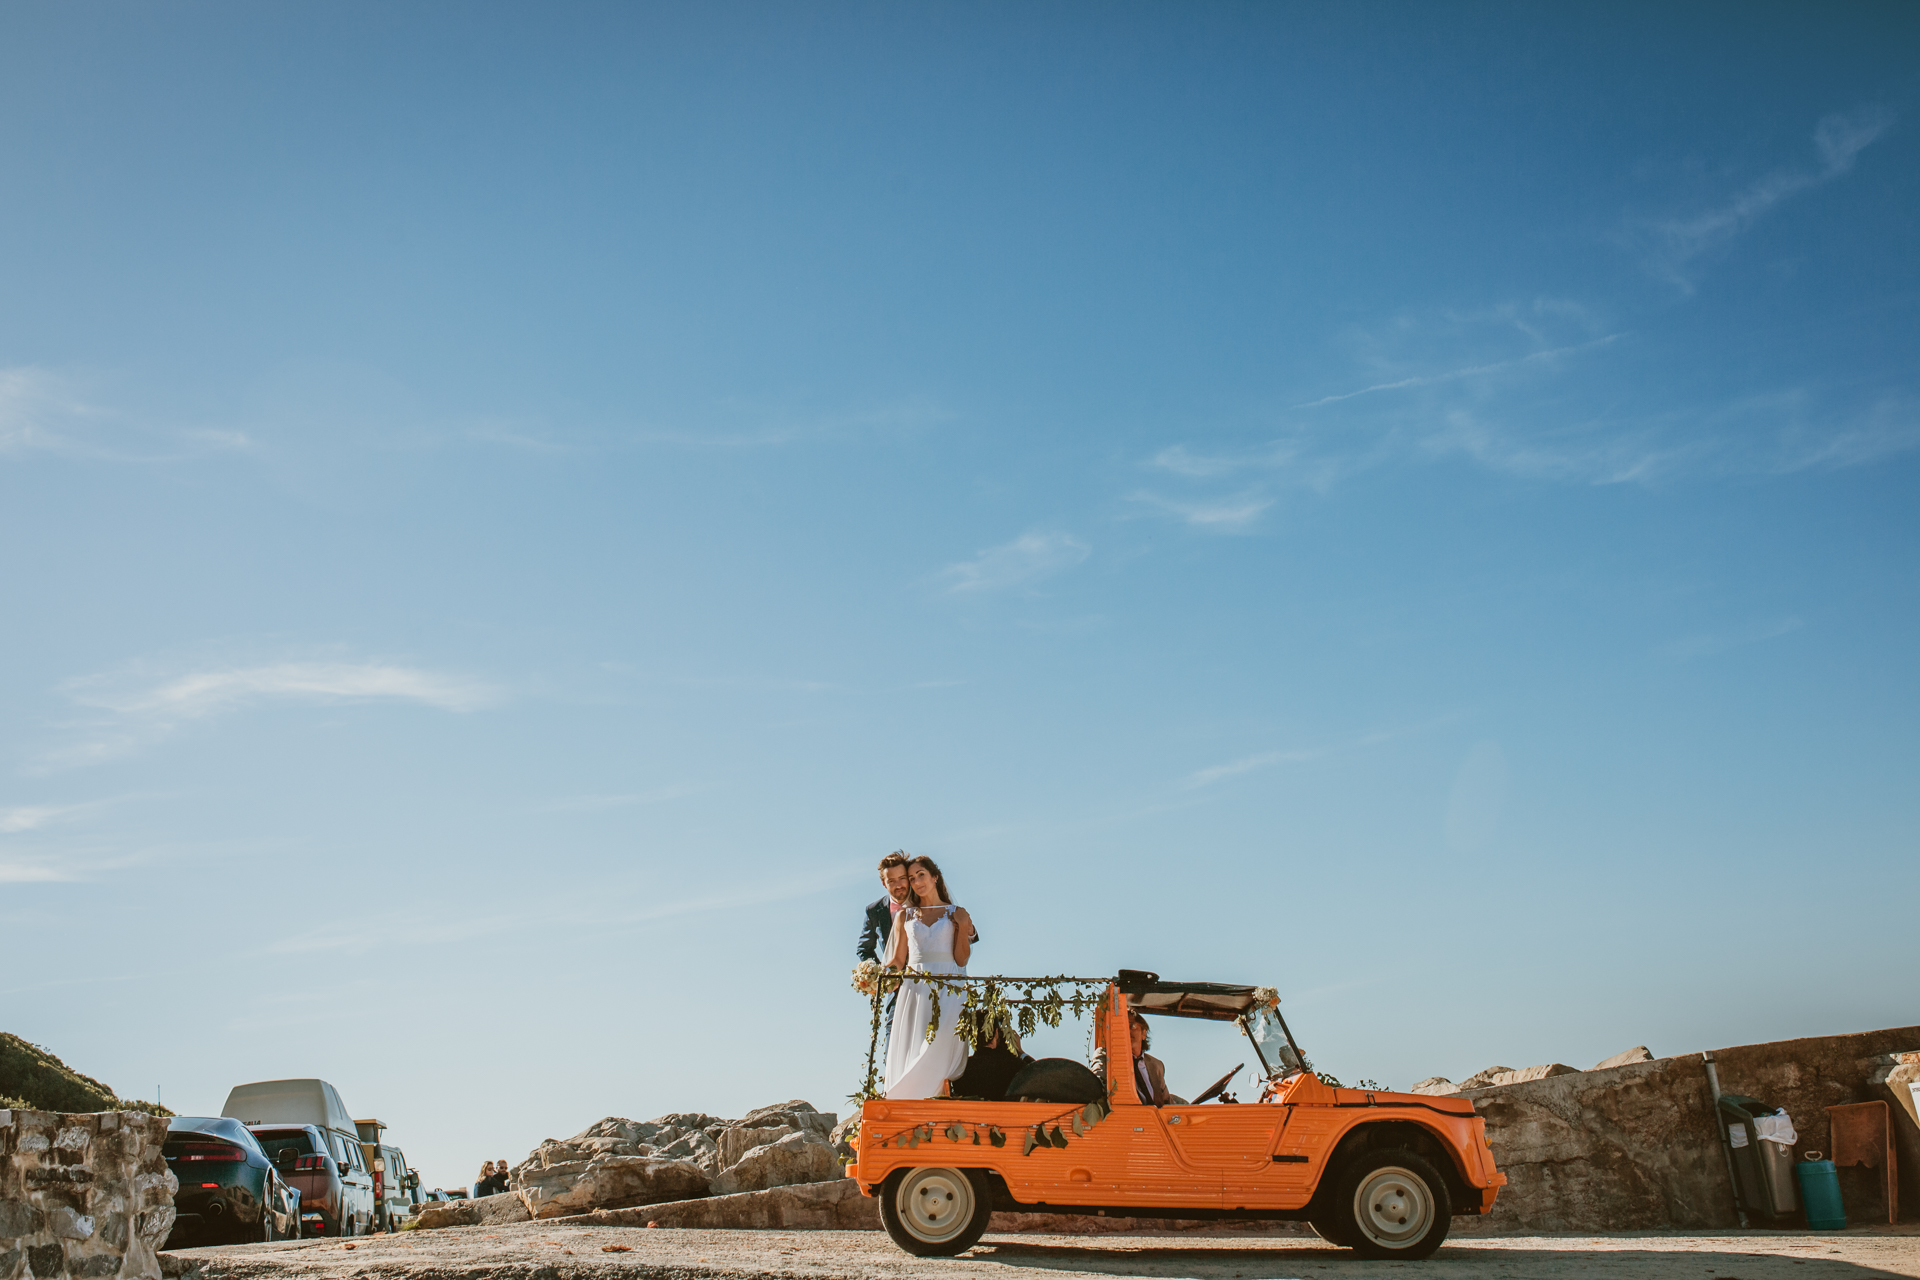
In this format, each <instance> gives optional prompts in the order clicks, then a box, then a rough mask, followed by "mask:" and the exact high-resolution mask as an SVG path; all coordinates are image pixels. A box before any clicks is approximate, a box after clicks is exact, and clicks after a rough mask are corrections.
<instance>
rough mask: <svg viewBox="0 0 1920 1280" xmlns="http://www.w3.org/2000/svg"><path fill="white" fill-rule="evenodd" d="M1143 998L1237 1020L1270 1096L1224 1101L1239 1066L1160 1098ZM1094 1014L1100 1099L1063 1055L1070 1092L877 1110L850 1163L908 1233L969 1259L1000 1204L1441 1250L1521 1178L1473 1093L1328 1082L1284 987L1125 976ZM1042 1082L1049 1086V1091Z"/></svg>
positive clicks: (1414, 1251) (911, 1245)
mask: <svg viewBox="0 0 1920 1280" xmlns="http://www.w3.org/2000/svg"><path fill="white" fill-rule="evenodd" d="M961 981H963V982H964V981H968V980H966V979H962V980H961ZM948 998H955V997H954V996H953V995H949V997H948ZM877 1008H878V1006H877V1004H876V1009H877ZM1130 1009H1131V1010H1137V1011H1138V1012H1140V1013H1141V1014H1143V1015H1147V1016H1149V1017H1172V1018H1205V1019H1211V1020H1213V1021H1216V1022H1226V1023H1234V1024H1237V1025H1238V1026H1239V1028H1240V1030H1241V1031H1242V1032H1243V1033H1244V1034H1245V1035H1246V1037H1247V1039H1248V1040H1249V1041H1250V1042H1251V1048H1252V1051H1253V1053H1254V1055H1255V1057H1256V1058H1257V1059H1258V1060H1259V1062H1260V1066H1261V1068H1262V1076H1263V1079H1264V1083H1263V1084H1262V1086H1261V1090H1260V1096H1259V1100H1258V1101H1254V1102H1245V1103H1231V1102H1228V1101H1225V1100H1221V1101H1209V1100H1210V1099H1215V1098H1219V1097H1221V1093H1222V1090H1224V1089H1225V1088H1226V1087H1227V1085H1228V1084H1229V1083H1230V1082H1231V1081H1232V1079H1233V1078H1234V1076H1235V1075H1236V1074H1237V1073H1238V1071H1239V1070H1240V1068H1238V1067H1236V1068H1235V1069H1234V1070H1233V1071H1230V1072H1228V1073H1227V1075H1226V1076H1225V1077H1223V1078H1222V1079H1221V1080H1220V1081H1218V1082H1216V1083H1215V1084H1214V1085H1213V1086H1212V1087H1211V1088H1209V1089H1207V1090H1205V1091H1203V1092H1202V1093H1201V1094H1200V1095H1199V1097H1198V1098H1197V1100H1196V1101H1195V1102H1194V1103H1187V1104H1178V1103H1175V1104H1168V1105H1164V1106H1150V1105H1146V1104H1144V1103H1143V1102H1142V1101H1141V1099H1140V1093H1139V1089H1138V1086H1137V1084H1136V1076H1135V1072H1134V1071H1133V1070H1132V1069H1131V1065H1132V1055H1131V1052H1130V1050H1129V1040H1128V1029H1127V1022H1128V1013H1129V1010H1130ZM1057 1016H1058V1015H1057V1014H1056V1015H1055V1017H1056V1018H1057ZM1094 1021H1095V1027H1094V1043H1095V1046H1096V1049H1101V1048H1105V1047H1106V1046H1109V1045H1111V1046H1116V1048H1115V1049H1114V1051H1112V1052H1108V1053H1105V1054H1104V1055H1100V1054H1098V1053H1097V1054H1096V1057H1097V1058H1098V1057H1104V1060H1105V1061H1106V1063H1108V1064H1109V1069H1108V1072H1107V1078H1106V1079H1104V1080H1100V1079H1099V1078H1098V1077H1095V1076H1092V1075H1090V1074H1087V1073H1085V1072H1084V1071H1083V1072H1082V1073H1081V1074H1082V1075H1083V1076H1085V1093H1086V1094H1091V1095H1092V1096H1085V1094H1076V1092H1075V1089H1074V1088H1073V1087H1072V1073H1073V1071H1074V1070H1076V1067H1075V1065H1074V1064H1071V1063H1065V1061H1064V1060H1059V1059H1052V1060H1043V1064H1037V1065H1044V1064H1045V1063H1049V1062H1051V1063H1061V1064H1063V1068H1064V1071H1062V1070H1055V1071H1053V1072H1051V1073H1049V1072H1047V1071H1040V1072H1037V1073H1035V1074H1034V1076H1033V1077H1032V1079H1043V1078H1045V1077H1047V1076H1048V1075H1049V1074H1051V1077H1052V1079H1053V1081H1054V1082H1055V1083H1054V1084H1053V1085H1052V1087H1051V1088H1050V1089H1049V1088H1048V1086H1046V1085H1036V1084H1033V1083H1031V1082H1030V1083H1028V1084H1026V1085H1023V1084H1022V1083H1021V1080H1019V1079H1016V1080H1015V1082H1014V1084H1013V1086H1012V1087H1010V1088H1009V1090H1008V1092H1009V1093H1010V1094H1011V1093H1015V1092H1018V1093H1019V1094H1020V1095H1021V1096H1020V1097H1018V1098H1009V1099H1007V1100H976V1099H967V1098H926V1099H918V1100H914V1101H899V1100H894V1099H886V1098H876V1099H870V1100H868V1101H867V1102H865V1103H864V1104H863V1106H862V1108H861V1113H860V1132H859V1136H858V1139H857V1142H856V1145H855V1153H856V1155H855V1160H854V1163H852V1164H850V1165H849V1166H848V1168H847V1174H848V1176H849V1177H851V1178H853V1179H855V1180H856V1181H857V1182H858V1183H859V1185H860V1189H861V1191H862V1192H863V1193H864V1194H866V1195H870V1196H876V1197H878V1198H879V1201H880V1215H881V1220H882V1221H883V1222H884V1223H885V1225H886V1229H887V1233H888V1234H889V1235H891V1236H892V1237H893V1240H894V1243H896V1244H898V1245H899V1246H900V1247H901V1248H902V1249H904V1250H906V1251H907V1252H908V1253H911V1254H917V1255H920V1256H930V1255H951V1254H957V1253H960V1252H962V1251H964V1250H966V1249H968V1248H971V1247H972V1246H973V1244H974V1243H975V1242H976V1241H978V1240H979V1238H980V1236H981V1234H982V1233H983V1232H984V1231H985V1230H986V1227H987V1218H988V1215H989V1214H990V1213H992V1212H993V1211H994V1210H996V1209H999V1210H1014V1211H1032V1212H1043V1213H1045V1212H1052V1213H1062V1212H1065V1213H1084V1214H1097V1215H1104V1216H1120V1215H1127V1216H1148V1217H1159V1218H1171V1217H1178V1218H1237V1219H1251V1220H1259V1219H1266V1220H1273V1219H1292V1220H1304V1221H1306V1222H1308V1223H1311V1224H1312V1226H1313V1228H1314V1230H1315V1231H1317V1232H1318V1233H1319V1234H1320V1235H1321V1236H1322V1237H1323V1238H1325V1239H1326V1240H1328V1241H1330V1242H1332V1243H1333V1244H1336V1245H1341V1246H1345V1247H1349V1248H1352V1249H1354V1250H1356V1251H1358V1252H1359V1253H1361V1254H1363V1255H1366V1256H1368V1257H1373V1258H1399V1259H1414V1258H1424V1257H1427V1256H1428V1255H1429V1254H1431V1253H1432V1252H1433V1251H1434V1250H1435V1249H1437V1248H1439V1247H1440V1242H1441V1241H1442V1240H1444V1239H1445V1238H1446V1235H1447V1230H1448V1228H1449V1227H1450V1225H1451V1219H1452V1217H1453V1216H1454V1215H1455V1214H1482V1213H1486V1212H1487V1211H1488V1210H1489V1209H1491V1208H1492V1207H1493V1198H1494V1196H1495V1194H1496V1193H1497V1192H1498V1190H1499V1188H1500V1187H1502V1186H1504V1185H1506V1181H1507V1179H1506V1175H1505V1174H1503V1173H1500V1172H1499V1171H1498V1170H1496V1169H1495V1168H1494V1164H1493V1153H1492V1151H1491V1150H1490V1149H1489V1148H1488V1145H1487V1136H1486V1125H1485V1122H1484V1121H1483V1120H1481V1119H1480V1118H1479V1117H1478V1116H1476V1115H1475V1114H1474V1111H1473V1104H1472V1103H1471V1102H1469V1101H1467V1100H1466V1099H1464V1098H1452V1097H1424V1096H1421V1095H1419V1094H1410V1093H1389V1092H1384V1091H1380V1090H1373V1089H1348V1088H1341V1087H1335V1086H1333V1085H1330V1084H1328V1083H1327V1082H1325V1081H1323V1080H1322V1079H1321V1078H1320V1077H1319V1076H1317V1075H1315V1074H1314V1073H1313V1072H1312V1071H1310V1070H1306V1069H1304V1068H1305V1060H1304V1059H1303V1058H1302V1057H1301V1056H1300V1050H1299V1047H1298V1046H1297V1045H1296V1044H1294V1042H1293V1035H1292V1032H1291V1031H1289V1030H1288V1028H1287V1025H1286V1022H1285V1020H1284V1019H1283V1018H1282V1017H1281V1016H1280V1012H1279V1008H1278V999H1277V997H1276V996H1275V995H1274V994H1273V993H1272V991H1271V990H1270V989H1262V988H1255V987H1242V986H1231V985H1227V984H1224V983H1210V982H1162V981H1161V980H1160V979H1159V976H1158V975H1156V974H1152V973H1143V972H1138V971H1133V970H1122V971H1121V973H1120V975H1119V976H1118V977H1117V978H1116V979H1114V980H1113V981H1112V982H1111V983H1109V984H1108V985H1107V987H1106V994H1105V996H1104V997H1102V998H1101V999H1100V1001H1099V1003H1098V1007H1097V1009H1096V1010H1095V1013H1094ZM877 1026H878V1019H877V1017H876V1028H877ZM1223 1047H1224V1046H1223ZM1246 1047H1247V1046H1245V1045H1243V1046H1242V1050H1243V1051H1244V1049H1245V1048H1246ZM1227 1052H1228V1053H1231V1052H1233V1050H1231V1049H1228V1050H1227ZM1222 1056H1223V1057H1224V1056H1225V1054H1223V1055H1222ZM1063 1081H1064V1082H1065V1087H1062V1085H1061V1083H1060V1082H1063ZM1034 1088H1039V1089H1040V1090H1041V1092H1043V1093H1047V1094H1048V1095H1049V1096H1047V1097H1046V1098H1044V1099H1042V1100H1035V1098H1034V1095H1033V1093H1032V1092H1031V1091H1030V1090H1032V1089H1034ZM1070 1095H1071V1096H1070Z"/></svg>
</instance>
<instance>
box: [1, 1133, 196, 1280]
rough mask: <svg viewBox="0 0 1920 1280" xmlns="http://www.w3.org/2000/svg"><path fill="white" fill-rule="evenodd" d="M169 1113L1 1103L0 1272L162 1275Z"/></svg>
mask: <svg viewBox="0 0 1920 1280" xmlns="http://www.w3.org/2000/svg"><path fill="white" fill-rule="evenodd" d="M166 1137H167V1122H166V1120H165V1118H164V1117H160V1116H150V1115H144V1114H142V1113H140V1112H137V1111H100V1112H93V1113H90V1114H73V1113H65V1112H54V1111H0V1280H25V1278H26V1277H27V1276H29V1275H31V1276H32V1278H33V1280H106V1278H107V1277H112V1278H113V1280H133V1278H134V1277H136V1276H137V1277H143V1278H144V1280H160V1263H159V1262H158V1260H157V1259H156V1258H155V1257H154V1250H155V1249H157V1248H158V1247H159V1245H160V1243H161V1241H163V1240H165V1239H166V1238H167V1232H168V1231H169V1230H171V1229H172V1227H173V1194H174V1192H175V1191H177V1190H178V1189H179V1185H180V1184H179V1183H178V1181H176V1180H175V1178H174V1176H173V1174H172V1172H170V1171H169V1170H168V1168H167V1164H166V1160H165V1159H164V1158H163V1157H162V1155H161V1152H160V1148H161V1144H162V1143H164V1142H165V1141H166Z"/></svg>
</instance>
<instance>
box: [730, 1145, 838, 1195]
mask: <svg viewBox="0 0 1920 1280" xmlns="http://www.w3.org/2000/svg"><path fill="white" fill-rule="evenodd" d="M845 1172H846V1166H844V1165H842V1164H841V1163H840V1157H839V1156H837V1155H835V1154H834V1151H833V1148H832V1147H830V1146H828V1145H827V1142H826V1139H825V1138H823V1137H821V1136H820V1135H818V1134H816V1133H814V1132H812V1131H811V1130H801V1131H797V1132H794V1133H789V1134H787V1135H786V1136H785V1137H783V1138H781V1139H779V1140H778V1141H777V1142H770V1143H767V1144H765V1145H763V1146H758V1147H754V1148H753V1149H752V1150H750V1151H748V1152H746V1153H745V1154H744V1155H742V1156H741V1157H740V1159H739V1161H738V1162H736V1163H735V1164H734V1165H732V1166H731V1167H730V1168H727V1169H725V1170H723V1171H722V1172H721V1174H720V1176H719V1177H717V1178H715V1179H714V1180H713V1192H714V1194H715V1195H731V1194H734V1193H736V1192H741V1191H765V1190H766V1189H768V1188H769V1187H788V1186H793V1185H796V1184H799V1183H808V1182H830V1181H832V1180H833V1179H835V1178H840V1177H841V1176H842V1175H843V1174H844V1173H845Z"/></svg>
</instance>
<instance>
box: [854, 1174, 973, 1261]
mask: <svg viewBox="0 0 1920 1280" xmlns="http://www.w3.org/2000/svg"><path fill="white" fill-rule="evenodd" d="M992 1215H993V1203H992V1192H991V1189H990V1188H989V1187H988V1185H987V1175H986V1174H985V1173H983V1172H981V1171H980V1170H978V1169H895V1170H894V1171H893V1172H892V1173H890V1174H888V1175H887V1180H886V1181H885V1182H883V1183H881V1184H880V1221H881V1223H882V1224H883V1225H884V1226H885V1227H886V1229H887V1234H888V1235H889V1236H891V1237H892V1238H893V1242H894V1243H895V1244H897V1245H899V1246H900V1247H901V1248H902V1249H904V1250H906V1251H907V1252H908V1253H910V1254H912V1255H913V1256H914V1257H916V1258H951V1257H952V1256H953V1255H954V1254H956V1253H965V1252H966V1251H967V1250H969V1249H971V1248H973V1246H974V1245H976V1244H978V1243H979V1242H980V1237H981V1236H982V1235H984V1234H985V1233H986V1230H987V1219H988V1218H989V1217H991V1216H992Z"/></svg>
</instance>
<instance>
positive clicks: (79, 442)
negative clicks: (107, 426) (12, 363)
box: [0, 366, 100, 455]
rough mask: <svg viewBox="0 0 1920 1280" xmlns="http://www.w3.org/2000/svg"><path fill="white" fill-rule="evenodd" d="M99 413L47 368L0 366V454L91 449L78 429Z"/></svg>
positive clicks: (78, 451)
mask: <svg viewBox="0 0 1920 1280" xmlns="http://www.w3.org/2000/svg"><path fill="white" fill-rule="evenodd" d="M99 414H100V411H99V410H98V409H96V408H94V407H93V406H91V405H88V404H87V403H86V402H85V401H84V400H82V399H80V398H79V397H78V396H77V395H76V394H75V393H74V391H73V389H72V388H71V387H70V386H69V385H68V384H67V382H66V380H65V379H62V378H60V377H57V376H56V375H54V374H53V373H51V372H49V371H48V370H45V369H38V368H34V367H31V366H27V367H20V368H13V369H0V455H5V454H10V453H13V454H19V453H91V452H94V449H93V446H91V445H89V444H88V443H87V442H86V441H85V439H84V438H83V436H82V434H81V429H82V428H83V427H84V426H85V424H86V423H87V422H88V421H89V420H91V419H94V418H97V417H99Z"/></svg>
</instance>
